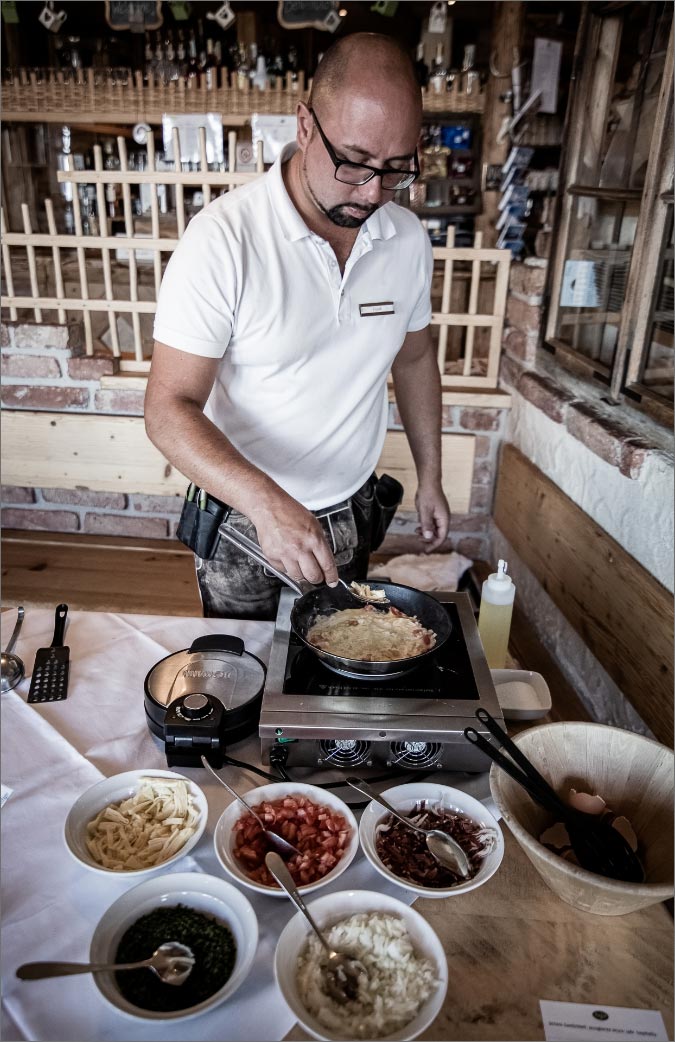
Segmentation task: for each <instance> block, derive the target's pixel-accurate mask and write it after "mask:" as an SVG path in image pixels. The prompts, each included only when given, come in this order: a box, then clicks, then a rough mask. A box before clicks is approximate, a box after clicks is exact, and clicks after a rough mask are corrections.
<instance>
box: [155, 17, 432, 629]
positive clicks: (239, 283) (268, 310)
mask: <svg viewBox="0 0 675 1042" xmlns="http://www.w3.org/2000/svg"><path fill="white" fill-rule="evenodd" d="M421 120H422V101H421V96H420V89H419V85H418V83H417V80H416V78H415V74H414V70H413V66H412V63H411V61H410V59H409V57H408V55H407V54H406V53H405V51H404V50H403V49H402V48H401V47H400V45H399V44H398V43H396V42H395V41H394V40H393V39H391V38H390V37H386V36H380V35H375V34H370V33H358V34H354V35H352V36H347V37H344V38H343V39H341V40H338V41H337V42H336V43H334V44H333V45H332V46H331V47H330V49H329V50H328V51H326V53H325V55H324V57H323V59H322V60H321V63H320V65H319V67H318V69H317V71H316V75H315V77H314V82H313V86H312V92H311V96H310V98H309V100H308V103H307V104H304V103H302V102H301V103H299V104H298V109H297V143H296V144H293V145H289V146H286V148H285V149H284V150H283V152H282V154H281V156H280V157H279V159H278V160H277V162H276V163H274V165H273V166H272V168H271V169H270V170H269V171H268V173H266V174H265V175H264V176H262V177H260V178H258V179H256V180H255V181H253V182H251V183H249V184H247V185H246V186H244V187H241V188H238V189H236V190H235V191H233V192H229V193H227V194H225V195H222V196H220V197H219V198H218V199H216V200H215V201H214V202H212V203H211V204H210V205H209V206H207V207H206V208H205V209H204V210H203V211H202V212H201V213H200V214H198V215H197V216H196V217H195V218H194V219H193V220H192V221H191V222H190V224H189V225H188V228H187V229H186V231H185V234H184V235H183V237H182V239H181V241H180V244H179V245H178V247H177V249H176V250H175V252H174V254H173V256H172V258H171V260H170V262H169V264H168V266H167V269H166V273H165V275H164V280H163V282H162V286H161V291H160V296H159V301H158V307H157V315H156V321H155V328H154V335H155V341H156V342H155V348H154V354H153V359H152V370H151V373H150V378H149V381H148V389H147V394H146V401H145V423H146V429H147V433H148V436H149V437H150V439H151V441H153V442H154V444H155V445H156V446H157V447H158V448H159V449H160V451H161V452H162V453H163V455H164V456H165V457H166V458H167V459H168V460H169V461H170V462H171V463H172V464H174V465H175V466H176V467H177V468H178V469H179V470H180V471H181V473H183V474H185V475H187V476H188V477H189V478H190V479H191V480H192V481H193V482H194V483H195V484H196V485H198V486H200V487H201V488H203V489H206V490H208V492H209V493H210V494H211V495H212V496H214V497H216V498H217V499H220V500H222V501H224V502H226V503H228V504H229V505H230V506H232V507H233V513H232V515H231V517H230V521H229V523H230V524H232V525H234V527H236V528H238V529H239V530H240V531H242V532H244V533H245V534H246V535H248V536H249V537H251V538H254V539H257V541H258V542H259V543H260V545H261V547H262V549H263V551H264V553H265V555H266V556H267V558H268V559H269V560H270V561H271V562H272V564H274V566H275V567H277V568H278V569H281V570H283V571H284V572H285V573H286V574H288V575H290V576H292V577H293V578H295V579H305V580H308V581H309V582H311V583H323V582H326V583H328V584H329V585H335V583H336V581H337V578H338V572H339V574H340V575H341V576H342V577H344V578H346V579H347V580H350V579H353V578H365V575H366V571H367V565H368V554H369V552H370V549H371V542H370V540H371V529H372V525H373V513H374V510H375V509H376V507H374V500H373V495H374V487H375V480H374V477H373V471H374V469H375V467H376V465H377V462H378V459H379V457H380V454H381V450H382V445H383V442H384V437H385V433H386V428H387V393H386V380H387V375H388V373H389V371H390V369H391V372H392V375H393V379H394V386H395V390H396V402H397V405H398V410H399V413H400V415H401V418H402V421H403V425H404V427H405V430H406V433H407V437H408V440H409V443H410V447H411V450H412V454H413V458H414V461H415V467H416V471H417V478H418V488H417V495H416V505H417V510H418V514H419V520H420V532H421V535H422V537H423V539H424V540H425V543H426V549H427V550H428V551H431V550H433V549H435V548H436V547H438V546H440V545H441V543H442V542H443V540H444V539H445V537H446V535H447V531H448V525H449V517H450V511H449V507H448V503H447V500H446V498H445V495H444V493H443V489H442V487H441V458H440V454H441V449H440V443H441V438H440V427H441V416H440V410H441V395H440V377H439V371H438V365H437V362H436V358H435V353H434V350H433V346H432V341H431V336H430V331H429V321H430V318H431V306H430V287H431V276H432V267H433V261H432V253H431V247H430V244H429V240H428V238H427V235H426V232H425V230H424V229H423V228H422V226H421V224H420V222H419V221H418V219H417V217H415V216H414V214H412V213H410V211H408V210H406V209H404V208H402V207H399V206H397V205H396V204H394V203H393V201H392V200H393V196H394V192H395V191H397V190H399V189H402V188H404V187H406V186H407V185H409V184H411V183H412V181H413V180H414V179H415V177H416V176H417V175H418V174H419V164H418V158H417V152H416V145H417V141H418V137H419V132H420V127H421ZM197 576H198V581H199V587H200V592H201V596H202V601H203V605H204V613H205V615H207V616H209V615H210V616H223V617H244V618H274V615H275V612H276V604H277V601H278V596H279V588H280V583H279V581H278V580H277V579H276V578H275V577H274V576H272V575H270V574H268V573H267V572H266V571H265V570H264V569H263V568H262V567H260V566H259V565H256V564H254V563H253V562H252V561H251V560H250V559H249V558H248V557H246V556H245V555H244V554H243V553H242V552H241V551H240V550H239V549H237V548H236V547H233V546H232V545H231V544H230V543H228V542H226V541H225V540H222V539H221V540H220V542H219V544H218V549H217V552H216V555H215V557H214V558H213V559H212V560H208V561H206V560H201V559H199V558H197Z"/></svg>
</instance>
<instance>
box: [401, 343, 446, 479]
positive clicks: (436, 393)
mask: <svg viewBox="0 0 675 1042" xmlns="http://www.w3.org/2000/svg"><path fill="white" fill-rule="evenodd" d="M392 376H393V378H394V389H395V391H396V405H397V407H398V411H399V413H400V416H401V420H402V422H403V426H404V428H405V432H406V435H407V437H408V441H409V443H410V449H411V452H412V455H413V459H414V461H415V468H416V470H417V476H418V480H419V482H420V484H422V483H424V482H427V481H429V482H440V480H441V378H440V373H439V371H438V365H437V363H436V359H435V357H434V355H433V351H432V350H428V351H427V352H425V354H424V355H423V356H422V358H420V359H417V360H416V361H410V362H409V361H407V360H406V361H403V360H402V359H397V360H396V362H395V363H394V366H393V367H392Z"/></svg>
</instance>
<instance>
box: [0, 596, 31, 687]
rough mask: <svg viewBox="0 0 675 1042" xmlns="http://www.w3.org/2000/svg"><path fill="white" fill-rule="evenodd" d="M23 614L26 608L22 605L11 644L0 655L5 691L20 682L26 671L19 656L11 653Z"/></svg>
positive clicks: (18, 611)
mask: <svg viewBox="0 0 675 1042" xmlns="http://www.w3.org/2000/svg"><path fill="white" fill-rule="evenodd" d="M23 616H24V610H23V608H21V607H20V608H18V609H17V615H16V625H15V626H14V630H13V632H12V636H11V637H10V638H9V644H8V645H7V647H6V648H5V650H4V651H3V652H2V655H0V690H2V691H3V692H4V691H11V690H12V688H14V687H16V685H17V684H20V683H21V681H22V680H23V678H24V675H25V673H26V667H25V666H24V664H23V662H22V661H21V659H20V658H19V656H18V655H12V654H11V651H12V648H13V647H14V645H15V644H16V639H17V637H18V636H19V630H20V629H21V623H22V622H23Z"/></svg>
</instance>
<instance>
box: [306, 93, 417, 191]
mask: <svg viewBox="0 0 675 1042" xmlns="http://www.w3.org/2000/svg"><path fill="white" fill-rule="evenodd" d="M309 111H310V114H311V116H312V119H313V120H314V122H315V123H316V129H317V130H318V131H319V134H320V135H321V140H322V141H323V143H324V145H325V147H326V152H327V153H328V155H329V156H330V158H331V160H332V163H333V166H334V167H335V180H336V181H342V183H343V184H346V185H365V184H368V182H369V181H372V179H373V178H374V177H380V178H381V179H382V187H383V188H384V189H386V190H387V191H388V192H396V191H399V190H400V189H401V188H408V186H409V185H411V184H412V183H413V181H414V180H415V179H416V178H418V177H419V176H420V164H419V159H418V158H417V149H415V155H414V157H413V160H414V164H415V166H414V169H413V170H395V169H392V167H385V168H384V169H383V170H380V169H378V168H377V167H376V166H368V165H367V164H366V163H350V162H349V161H348V160H346V159H340V158H339V157H338V156H337V155H336V152H335V149H334V148H333V146H332V145H331V143H330V141H329V140H328V138H327V137H326V135H325V134H324V132H323V130H322V128H321V124H320V123H319V121H318V119H317V118H316V112H315V111H314V109H310V110H309Z"/></svg>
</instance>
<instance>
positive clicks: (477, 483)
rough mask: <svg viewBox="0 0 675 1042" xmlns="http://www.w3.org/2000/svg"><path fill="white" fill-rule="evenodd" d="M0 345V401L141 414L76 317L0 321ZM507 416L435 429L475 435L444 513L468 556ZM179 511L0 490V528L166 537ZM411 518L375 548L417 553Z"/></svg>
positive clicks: (146, 499) (133, 499)
mask: <svg viewBox="0 0 675 1042" xmlns="http://www.w3.org/2000/svg"><path fill="white" fill-rule="evenodd" d="M0 345H1V350H2V377H3V380H2V406H3V408H5V409H28V410H32V411H35V410H46V411H59V412H62V411H63V412H80V413H97V414H108V415H127V416H141V415H142V414H143V392H142V391H139V390H127V389H125V388H124V387H120V386H119V384H120V383H121V382H122V380H121V379H120V378H118V379H117V380H114V379H111V378H114V377H115V376H116V374H117V368H118V367H117V361H116V360H115V359H114V358H112V357H111V356H110V355H109V354H108V353H105V352H103V353H100V354H96V355H94V356H93V357H88V356H86V355H85V353H84V347H83V340H82V335H81V329H80V327H79V326H77V325H70V326H58V325H48V324H45V323H42V324H35V323H11V322H10V323H6V324H3V325H2V326H0ZM108 384H117V386H107V385H108ZM506 414H507V411H506V410H502V409H494V408H491V409H483V408H464V407H462V406H455V405H446V406H444V408H443V421H442V422H443V431H444V432H452V433H457V434H473V435H475V437H476V462H475V467H474V474H473V485H472V494H471V502H470V508H469V511H468V513H466V514H459V515H455V516H453V518H452V522H451V531H450V535H449V538H448V542H447V550H448V551H449V550H451V549H457V550H459V551H460V553H463V554H465V555H466V556H468V557H472V558H478V557H481V558H485V557H488V556H489V517H490V512H491V509H492V499H493V492H494V481H495V474H496V466H497V458H498V447H499V443H500V441H501V440H502V438H503V436H504V430H505V425H506V419H505V417H506ZM389 427H390V429H393V430H400V429H401V422H400V417H399V415H398V411H397V409H396V406H395V405H391V406H390V422H389ZM180 509H181V498H180V496H142V495H131V494H124V493H100V492H89V491H86V490H73V491H71V490H68V489H39V488H38V489H34V488H29V487H9V486H3V488H2V526H3V528H12V529H33V530H40V531H55V532H83V533H88V534H100V535H111V536H133V537H138V538H152V539H171V538H173V537H174V536H175V528H176V523H177V520H178V515H179V513H180ZM417 524H418V522H417V516H416V515H415V514H413V513H399V515H397V517H396V519H395V521H394V523H393V525H392V527H391V529H390V531H389V533H388V535H387V538H386V541H385V544H384V545H383V547H382V550H383V552H387V553H416V552H419V551H420V549H421V548H422V543H421V540H420V538H419V536H418V535H417V533H416V528H417Z"/></svg>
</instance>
